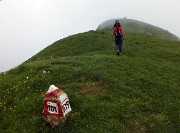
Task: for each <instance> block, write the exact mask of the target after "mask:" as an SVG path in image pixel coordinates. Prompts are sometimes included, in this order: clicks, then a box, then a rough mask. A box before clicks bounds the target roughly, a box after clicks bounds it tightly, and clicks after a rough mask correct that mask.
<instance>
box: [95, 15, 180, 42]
mask: <svg viewBox="0 0 180 133" xmlns="http://www.w3.org/2000/svg"><path fill="white" fill-rule="evenodd" d="M115 20H120V23H121V25H122V26H123V28H124V31H125V32H130V33H137V34H142V35H147V36H152V37H155V38H158V39H166V40H180V39H179V38H178V37H177V36H176V35H174V34H172V33H170V32H169V31H168V30H164V29H162V28H160V27H157V26H153V25H151V24H148V23H145V22H142V21H138V20H133V19H127V18H126V17H125V18H116V19H109V20H106V21H104V22H102V23H101V24H100V25H99V26H98V27H97V30H111V29H112V27H113V25H114V21H115Z"/></svg>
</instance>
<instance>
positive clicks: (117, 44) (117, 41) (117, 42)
mask: <svg viewBox="0 0 180 133" xmlns="http://www.w3.org/2000/svg"><path fill="white" fill-rule="evenodd" d="M116 51H117V55H119V40H116Z"/></svg>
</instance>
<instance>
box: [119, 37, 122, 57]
mask: <svg viewBox="0 0 180 133" xmlns="http://www.w3.org/2000/svg"><path fill="white" fill-rule="evenodd" d="M119 52H120V53H121V54H122V38H121V39H120V40H119Z"/></svg>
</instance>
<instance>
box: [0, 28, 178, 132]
mask: <svg viewBox="0 0 180 133" xmlns="http://www.w3.org/2000/svg"><path fill="white" fill-rule="evenodd" d="M124 38H125V40H124V45H123V55H122V56H117V55H116V51H115V49H114V43H113V42H112V38H111V31H89V32H86V33H81V34H77V35H73V36H70V37H68V38H64V39H62V40H59V41H57V42H55V43H54V44H52V45H51V46H49V47H47V48H45V49H44V50H42V51H41V52H39V53H38V54H37V55H35V56H33V57H32V58H31V59H29V60H27V61H26V62H24V63H23V64H21V65H19V66H18V67H16V68H14V69H12V70H10V71H7V72H5V73H1V74H0V83H1V86H0V91H1V93H0V132H2V133H35V132H43V133H44V132H47V133H49V132H58V133H59V132H64V133H66V132H67V133H69V132H77V133H88V132H89V133H91V132H96V133H104V132H119V133H129V132H135V133H145V132H146V133H169V132H178V131H180V127H178V126H179V124H180V115H179V114H180V103H179V99H180V83H179V81H180V62H179V61H180V42H178V41H168V40H160V39H154V38H151V37H149V36H142V35H138V34H132V33H126V34H125V37H124ZM51 84H54V85H56V86H57V87H59V88H61V89H62V90H64V91H65V92H66V93H67V95H68V97H69V99H70V104H71V108H72V113H71V115H70V116H69V117H68V119H67V121H66V122H65V123H64V124H61V125H60V126H58V127H56V128H54V129H52V128H51V127H50V126H49V125H48V124H46V122H45V121H44V118H43V116H42V109H43V95H44V94H45V93H46V91H47V90H48V88H49V86H50V85H51Z"/></svg>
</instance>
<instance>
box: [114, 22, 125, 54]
mask: <svg viewBox="0 0 180 133" xmlns="http://www.w3.org/2000/svg"><path fill="white" fill-rule="evenodd" d="M112 35H113V36H114V41H115V43H116V50H117V55H121V54H122V43H123V27H122V26H121V24H120V23H119V20H116V21H115V24H114V27H113V32H112Z"/></svg>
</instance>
